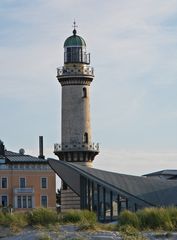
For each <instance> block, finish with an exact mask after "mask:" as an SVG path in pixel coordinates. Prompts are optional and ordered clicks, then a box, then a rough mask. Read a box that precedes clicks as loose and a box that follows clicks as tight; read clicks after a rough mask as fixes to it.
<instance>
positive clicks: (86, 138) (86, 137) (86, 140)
mask: <svg viewBox="0 0 177 240" xmlns="http://www.w3.org/2000/svg"><path fill="white" fill-rule="evenodd" d="M83 142H84V143H88V133H87V132H85V133H84V136H83Z"/></svg>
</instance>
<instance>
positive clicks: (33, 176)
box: [0, 141, 56, 210]
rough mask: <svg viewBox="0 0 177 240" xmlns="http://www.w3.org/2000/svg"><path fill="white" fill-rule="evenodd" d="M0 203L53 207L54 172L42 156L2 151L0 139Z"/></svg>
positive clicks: (23, 206) (28, 207)
mask: <svg viewBox="0 0 177 240" xmlns="http://www.w3.org/2000/svg"><path fill="white" fill-rule="evenodd" d="M0 206H1V207H8V206H12V207H13V209H14V210H27V209H32V208H38V207H47V208H53V209H55V207H56V180H55V173H54V172H53V170H52V169H51V168H50V166H49V165H48V161H47V160H46V159H45V158H44V156H43V155H40V156H39V157H33V156H30V155H25V154H24V150H23V149H20V151H19V153H15V152H11V151H7V150H5V147H4V144H3V142H2V141H0Z"/></svg>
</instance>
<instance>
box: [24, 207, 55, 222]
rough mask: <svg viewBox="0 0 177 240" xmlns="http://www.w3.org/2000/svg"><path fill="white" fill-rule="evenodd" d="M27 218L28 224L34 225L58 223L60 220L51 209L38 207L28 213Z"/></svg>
mask: <svg viewBox="0 0 177 240" xmlns="http://www.w3.org/2000/svg"><path fill="white" fill-rule="evenodd" d="M27 220H28V224H29V225H32V226H35V225H42V226H47V225H49V224H56V223H57V222H58V215H57V213H56V212H54V211H52V210H50V209H47V208H46V209H45V208H37V209H34V210H33V211H31V212H28V213H27Z"/></svg>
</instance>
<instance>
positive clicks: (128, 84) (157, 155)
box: [0, 0, 177, 175]
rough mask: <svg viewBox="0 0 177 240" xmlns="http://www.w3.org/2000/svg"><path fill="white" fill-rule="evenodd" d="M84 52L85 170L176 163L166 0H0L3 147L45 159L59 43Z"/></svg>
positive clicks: (176, 69) (176, 99) (176, 31)
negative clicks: (88, 142)
mask: <svg viewBox="0 0 177 240" xmlns="http://www.w3.org/2000/svg"><path fill="white" fill-rule="evenodd" d="M74 19H76V22H77V25H78V29H77V31H78V34H79V35H81V36H82V37H83V38H84V39H85V41H86V43H87V50H88V51H89V52H90V53H91V64H92V66H93V67H94V68H95V79H94V81H93V82H92V84H91V119H92V130H93V142H99V143H100V155H99V156H98V157H97V158H96V159H95V167H97V168H102V169H107V170H111V171H117V172H124V173H131V174H136V175H140V174H143V173H147V172H152V171H156V170H160V169H165V168H168V169H171V168H176V162H177V161H176V160H177V60H176V59H177V1H176V0H169V1H166V0H134V1H131V0H124V1H123V0H109V1H106V0H102V1H93V0H91V1H85V0H82V1H81V0H75V1H73V0H65V1H61V0H50V1H48V0H33V1H28V0H1V1H0V30H1V31H0V82H1V87H0V106H1V114H0V138H1V139H2V140H3V141H4V143H5V145H6V148H7V149H10V150H14V151H18V149H20V148H21V147H23V148H24V149H25V150H26V153H29V154H34V155H38V136H39V135H43V136H44V145H45V155H46V156H48V157H54V155H53V144H54V143H56V142H60V140H61V139H60V124H61V123H60V117H61V116H60V107H61V105H60V104H61V87H60V85H59V83H58V82H57V80H56V68H57V67H58V66H62V65H63V43H64V40H65V39H66V38H67V37H68V36H70V35H71V34H72V22H73V20H74Z"/></svg>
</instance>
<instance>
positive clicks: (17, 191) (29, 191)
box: [14, 187, 34, 194]
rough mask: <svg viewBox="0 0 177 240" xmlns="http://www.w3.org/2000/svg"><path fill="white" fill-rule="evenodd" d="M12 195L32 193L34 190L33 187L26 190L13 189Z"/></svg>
mask: <svg viewBox="0 0 177 240" xmlns="http://www.w3.org/2000/svg"><path fill="white" fill-rule="evenodd" d="M14 193H15V194H19V193H34V188H33V187H28V188H14Z"/></svg>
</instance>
